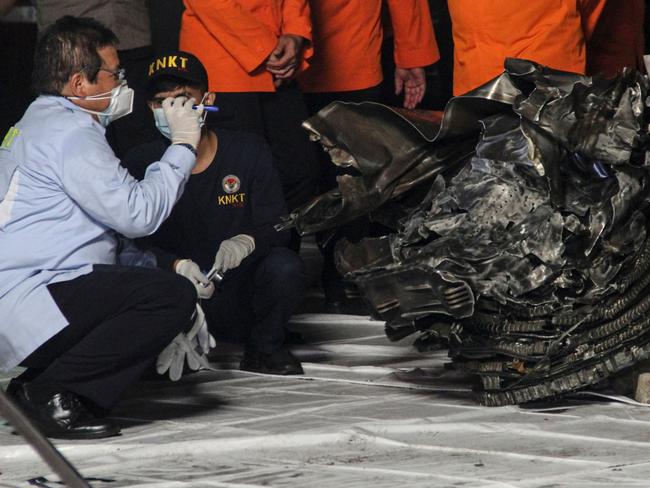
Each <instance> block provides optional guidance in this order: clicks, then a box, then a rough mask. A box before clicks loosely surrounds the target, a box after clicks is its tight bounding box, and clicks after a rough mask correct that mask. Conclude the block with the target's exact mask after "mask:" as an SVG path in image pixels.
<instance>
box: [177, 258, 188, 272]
mask: <svg viewBox="0 0 650 488" xmlns="http://www.w3.org/2000/svg"><path fill="white" fill-rule="evenodd" d="M191 262H192V260H191V259H179V260H178V261H176V264H175V265H174V272H175V273H177V274H183V273H181V272H180V271H179V270H180V269H181V266H183V265H184V264H185V263H191Z"/></svg>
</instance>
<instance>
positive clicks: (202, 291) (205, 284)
mask: <svg viewBox="0 0 650 488" xmlns="http://www.w3.org/2000/svg"><path fill="white" fill-rule="evenodd" d="M174 271H176V273H178V274H179V275H182V276H185V278H187V279H188V280H190V281H191V282H192V284H193V285H194V288H196V293H197V295H198V296H199V298H202V299H205V300H207V299H208V298H210V297H211V296H212V294H213V293H214V284H213V283H212V281H211V280H210V279H208V278H207V277H206V276H205V275H204V274H203V273H202V272H201V268H199V265H198V264H196V263H195V262H194V261H192V260H191V259H181V260H180V261H178V262H177V263H176V266H174Z"/></svg>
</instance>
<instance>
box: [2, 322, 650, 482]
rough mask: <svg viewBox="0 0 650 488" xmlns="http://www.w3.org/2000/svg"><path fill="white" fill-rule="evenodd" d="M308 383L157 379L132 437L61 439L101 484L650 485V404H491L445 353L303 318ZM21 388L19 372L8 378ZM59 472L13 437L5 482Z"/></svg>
mask: <svg viewBox="0 0 650 488" xmlns="http://www.w3.org/2000/svg"><path fill="white" fill-rule="evenodd" d="M294 323H295V324H296V326H295V327H294V329H296V330H298V329H300V330H301V331H302V332H303V334H304V335H305V336H306V337H307V339H308V342H309V345H307V346H300V347H298V348H296V349H295V351H296V352H297V353H298V355H299V356H300V357H301V359H302V360H303V361H305V363H304V365H305V371H306V375H305V376H304V377H288V378H281V377H272V376H263V375H256V374H249V373H244V372H241V371H238V370H237V369H236V364H237V355H238V353H239V352H240V351H239V350H238V349H237V348H235V347H232V346H231V347H226V346H220V350H219V354H218V356H217V357H216V358H215V360H214V361H213V366H214V367H215V368H217V369H218V370H217V371H202V372H199V373H196V374H192V375H189V376H186V377H184V378H183V380H182V381H180V382H178V383H170V382H165V381H146V382H142V383H141V384H139V385H138V387H137V388H135V389H134V390H133V391H131V392H130V394H129V396H128V398H126V399H125V401H124V402H123V403H121V404H120V406H119V408H118V410H117V411H116V412H115V416H116V418H118V420H119V422H120V423H121V425H122V426H123V433H122V436H121V437H116V438H112V439H106V440H101V441H56V442H55V443H56V445H57V446H58V447H59V448H60V449H61V451H62V452H63V453H64V455H65V456H67V457H68V459H69V460H70V461H72V462H73V463H74V464H75V465H76V467H77V468H78V469H79V470H80V471H81V473H82V474H83V475H84V476H85V477H87V478H90V479H93V478H94V480H93V481H91V483H92V485H93V486H97V487H99V486H101V487H103V486H106V487H122V486H130V487H134V486H146V487H163V486H164V487H176V486H178V487H203V486H205V487H233V488H234V487H262V486H274V487H276V486H277V487H301V488H302V487H318V488H322V487H336V488H347V487H373V488H383V487H386V488H395V487H399V486H405V487H409V488H410V487H413V488H420V487H462V486H465V487H489V488H497V487H504V488H505V487H518V488H533V487H535V488H542V487H543V488H552V487H565V486H567V487H568V486H570V487H572V488H598V487H611V486H616V487H617V488H622V487H648V486H650V409H648V408H646V407H644V406H638V405H633V404H626V403H622V402H614V401H608V400H605V399H602V398H598V397H595V396H581V397H574V398H573V399H571V400H569V401H564V402H562V403H560V404H558V405H548V406H546V407H543V406H540V405H538V406H537V407H528V408H520V407H504V408H486V407H480V406H478V405H477V404H476V403H475V402H474V400H473V398H472V396H471V392H470V387H469V383H468V380H467V378H463V377H459V376H458V375H456V374H454V373H453V372H451V371H447V370H445V369H444V368H443V363H444V362H445V357H444V355H443V353H438V354H436V353H432V354H430V355H426V356H425V355H421V354H419V353H417V352H415V351H414V350H413V349H412V348H411V347H409V343H407V342H404V343H397V344H395V343H390V342H388V340H387V339H386V338H385V337H384V334H383V324H382V323H380V322H374V321H371V320H369V319H367V318H363V317H352V316H334V315H313V314H312V315H302V316H298V317H296V319H295V320H294ZM1 382H2V383H6V378H5V379H4V380H2V381H1ZM38 477H44V478H46V479H47V480H48V482H46V484H47V485H48V486H61V485H57V484H55V483H53V481H56V480H57V477H56V476H55V475H53V474H52V473H51V470H50V469H49V468H48V467H47V466H46V465H44V464H43V462H42V461H40V459H39V458H38V456H37V455H36V454H35V453H34V451H33V450H32V449H31V448H30V447H29V446H27V445H25V444H24V442H23V440H22V439H21V438H20V437H18V436H15V435H12V434H11V429H10V427H8V426H4V427H2V428H0V486H3V487H18V486H28V483H27V480H29V479H33V478H38Z"/></svg>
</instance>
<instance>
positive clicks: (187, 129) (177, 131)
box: [162, 97, 203, 150]
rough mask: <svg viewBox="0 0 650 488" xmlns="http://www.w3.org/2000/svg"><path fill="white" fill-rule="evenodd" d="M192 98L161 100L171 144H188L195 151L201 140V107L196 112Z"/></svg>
mask: <svg viewBox="0 0 650 488" xmlns="http://www.w3.org/2000/svg"><path fill="white" fill-rule="evenodd" d="M195 103H196V100H194V99H193V98H185V97H176V98H172V97H168V98H165V100H163V103H162V108H163V112H164V113H165V118H166V119H167V124H168V125H169V132H170V133H171V137H170V139H171V141H172V144H189V145H190V146H192V147H193V148H194V149H195V150H196V146H197V145H198V144H199V140H200V139H201V114H202V113H203V107H202V106H199V108H197V109H196V110H195V109H193V108H192V106H193V105H194V104H195Z"/></svg>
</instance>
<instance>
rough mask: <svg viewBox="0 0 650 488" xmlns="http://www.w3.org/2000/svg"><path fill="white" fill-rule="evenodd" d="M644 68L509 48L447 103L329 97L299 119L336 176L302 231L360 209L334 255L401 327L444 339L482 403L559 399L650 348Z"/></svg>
mask: <svg viewBox="0 0 650 488" xmlns="http://www.w3.org/2000/svg"><path fill="white" fill-rule="evenodd" d="M648 92H649V82H648V79H647V78H646V77H644V76H643V75H641V74H640V73H638V72H635V71H631V70H628V71H624V72H623V73H621V74H620V75H619V76H618V77H616V78H614V79H611V80H609V79H600V78H596V77H586V76H579V75H575V74H571V73H564V72H560V71H555V70H551V69H548V68H545V67H543V66H540V65H537V64H535V63H532V62H529V61H525V60H519V59H508V60H507V61H506V64H505V71H504V73H503V74H502V75H500V76H499V77H497V78H495V79H494V80H492V81H491V82H489V83H487V84H485V85H483V86H482V87H480V88H478V89H477V90H474V91H472V92H470V93H467V94H465V95H463V96H460V97H455V98H453V99H452V100H451V101H450V102H449V103H448V105H447V107H446V109H445V111H444V113H443V114H442V115H437V114H430V113H425V112H418V111H410V112H409V111H402V110H398V109H394V108H389V107H384V106H382V105H378V104H371V103H364V104H345V103H339V102H336V103H334V104H332V105H329V106H328V107H326V108H324V109H323V110H322V111H321V112H319V113H318V114H317V115H315V116H314V117H312V118H311V119H309V120H308V121H307V122H306V123H305V127H306V128H307V129H308V130H309V131H310V133H311V134H312V138H313V139H315V140H319V141H320V142H321V143H322V144H323V146H324V147H325V148H326V150H328V151H329V153H330V155H331V156H332V159H333V162H334V163H335V164H341V165H352V166H354V167H355V168H356V169H357V170H358V171H359V174H360V176H343V177H341V178H339V180H338V188H337V189H335V190H332V191H331V192H329V193H327V194H324V195H321V196H320V197H318V198H316V199H315V200H314V201H312V202H311V203H310V204H308V205H306V206H304V207H303V208H300V209H298V210H297V211H295V212H294V213H293V214H292V215H291V216H290V217H289V218H288V219H287V220H286V221H285V222H284V223H283V224H282V227H283V228H287V227H296V228H297V229H298V231H299V232H300V233H302V234H305V233H311V232H315V231H320V230H324V229H331V228H334V227H336V226H338V225H341V224H343V223H345V222H348V221H350V220H352V219H353V218H355V217H358V216H360V215H363V214H366V215H368V216H369V217H370V218H371V219H374V220H377V221H380V222H382V223H383V224H384V225H386V226H387V227H388V228H390V229H393V231H392V232H391V233H390V234H388V235H385V236H382V237H373V238H366V239H363V240H362V241H360V242H359V243H354V244H352V243H347V242H342V243H339V246H338V247H337V252H336V256H337V267H338V269H339V270H340V271H341V272H342V273H344V275H345V277H346V279H349V280H351V281H352V282H354V283H355V284H356V285H357V286H358V287H359V289H360V290H361V292H362V294H363V296H364V298H365V300H366V301H367V303H368V304H369V305H370V306H371V307H372V312H373V313H374V314H375V316H377V317H379V318H382V319H383V320H385V321H386V333H387V335H388V337H389V338H390V339H391V340H401V339H403V338H405V337H407V336H410V335H413V334H414V335H416V339H415V342H414V344H415V346H416V347H418V349H419V350H421V351H426V350H430V349H432V348H440V347H445V348H447V349H448V350H449V355H450V358H451V365H452V367H457V368H459V369H462V370H464V371H467V372H471V373H474V374H476V375H478V376H479V378H480V379H481V384H482V385H483V386H482V389H481V390H480V391H479V392H478V398H479V401H480V402H481V403H483V404H485V405H492V406H496V405H506V404H514V403H523V402H527V401H532V400H538V399H543V398H556V397H558V396H561V395H562V394H566V393H569V392H573V391H576V390H579V389H582V388H585V387H588V386H591V385H594V384H596V383H599V382H601V381H603V380H605V379H607V378H608V377H609V376H610V375H612V374H614V373H617V372H619V371H621V370H622V369H624V368H628V367H630V366H632V365H634V364H635V363H636V362H638V361H641V360H643V359H645V358H647V357H649V356H650V320H647V319H645V317H646V315H647V312H648V310H649V309H650V272H649V271H650V240H649V239H647V236H648V233H647V230H648V227H649V223H650V222H649V220H648V216H649V215H650V153H647V150H648V130H647V127H648V121H649V120H648V119H649V117H648V116H647V112H648V111H647V109H646V106H645V100H646V98H647V95H648Z"/></svg>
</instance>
